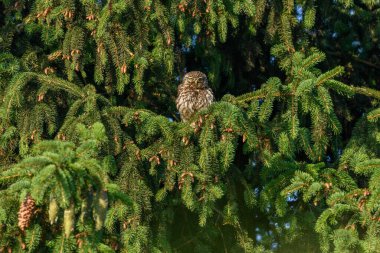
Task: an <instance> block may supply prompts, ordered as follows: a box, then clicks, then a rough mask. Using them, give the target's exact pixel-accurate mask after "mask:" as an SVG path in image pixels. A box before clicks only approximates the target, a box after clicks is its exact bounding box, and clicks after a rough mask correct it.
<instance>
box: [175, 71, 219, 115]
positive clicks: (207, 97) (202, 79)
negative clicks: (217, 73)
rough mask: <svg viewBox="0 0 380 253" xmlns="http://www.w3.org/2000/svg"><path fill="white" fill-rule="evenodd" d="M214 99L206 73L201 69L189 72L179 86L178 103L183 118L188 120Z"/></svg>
mask: <svg viewBox="0 0 380 253" xmlns="http://www.w3.org/2000/svg"><path fill="white" fill-rule="evenodd" d="M213 101H214V94H213V93H212V90H211V89H210V88H209V87H208V81H207V77H206V75H205V74H203V73H202V72H200V71H191V72H189V73H187V74H186V75H185V76H184V77H183V80H182V83H181V84H180V85H179V86H178V96H177V99H176V105H177V109H178V111H179V113H180V114H181V119H182V121H184V122H187V121H188V120H189V119H190V118H191V117H192V116H193V115H194V114H195V113H196V112H198V111H199V110H200V109H202V108H205V107H207V106H209V105H210V104H211V103H212V102H213Z"/></svg>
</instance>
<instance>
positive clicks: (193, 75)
mask: <svg viewBox="0 0 380 253" xmlns="http://www.w3.org/2000/svg"><path fill="white" fill-rule="evenodd" d="M182 83H183V84H184V85H186V86H188V87H191V88H193V89H207V88H208V81H207V76H206V75H205V74H204V73H202V72H200V71H191V72H188V73H186V75H185V76H184V77H183V81H182Z"/></svg>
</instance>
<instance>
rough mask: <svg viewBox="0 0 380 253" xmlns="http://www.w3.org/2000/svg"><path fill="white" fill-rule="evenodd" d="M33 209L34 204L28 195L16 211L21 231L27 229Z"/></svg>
mask: <svg viewBox="0 0 380 253" xmlns="http://www.w3.org/2000/svg"><path fill="white" fill-rule="evenodd" d="M35 207H36V203H35V201H34V200H33V199H32V197H30V195H28V196H27V197H26V198H25V200H24V201H23V202H22V203H21V205H20V210H19V211H18V226H19V228H20V229H21V230H22V231H24V230H25V228H27V227H29V225H30V221H31V219H32V217H33V214H34V209H35Z"/></svg>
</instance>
